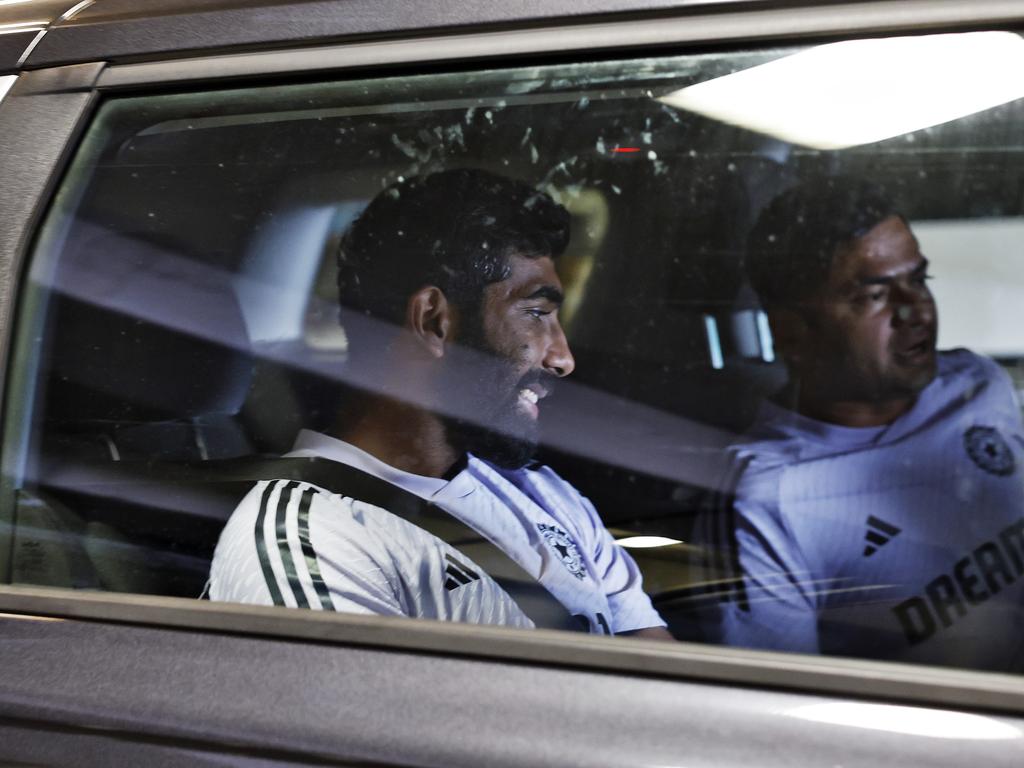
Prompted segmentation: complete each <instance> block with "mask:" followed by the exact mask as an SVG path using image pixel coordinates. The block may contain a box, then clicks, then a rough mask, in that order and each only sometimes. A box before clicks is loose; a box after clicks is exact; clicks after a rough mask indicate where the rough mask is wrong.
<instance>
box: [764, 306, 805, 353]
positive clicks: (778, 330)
mask: <svg viewBox="0 0 1024 768" xmlns="http://www.w3.org/2000/svg"><path fill="white" fill-rule="evenodd" d="M768 324H769V325H770V326H771V329H772V343H773V344H774V346H775V351H776V353H777V354H778V356H779V357H781V358H782V359H783V360H789V361H792V362H799V360H800V356H801V353H802V352H803V348H804V341H805V340H806V338H807V331H808V328H807V319H806V318H805V317H804V316H803V314H802V313H800V312H797V311H795V310H792V309H789V308H788V307H783V308H779V307H774V308H772V309H769V310H768Z"/></svg>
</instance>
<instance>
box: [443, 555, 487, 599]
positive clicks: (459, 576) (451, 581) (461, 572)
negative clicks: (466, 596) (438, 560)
mask: <svg viewBox="0 0 1024 768" xmlns="http://www.w3.org/2000/svg"><path fill="white" fill-rule="evenodd" d="M444 559H445V560H447V561H448V567H447V568H445V569H444V575H445V576H447V577H448V578H446V579H445V581H444V588H445V589H447V590H448V591H449V592H451V591H452V590H453V589H458V588H459V587H462V586H465V585H466V584H469V582H471V581H479V580H480V574H478V573H477V572H476V571H474V570H473V569H472V568H470V567H468V566H466V565H463V564H462V563H460V562H459V561H458V560H456V559H455V558H454V557H452V556H451V555H445V556H444Z"/></svg>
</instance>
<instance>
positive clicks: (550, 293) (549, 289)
mask: <svg viewBox="0 0 1024 768" xmlns="http://www.w3.org/2000/svg"><path fill="white" fill-rule="evenodd" d="M531 299H547V300H548V301H550V302H551V303H552V304H557V305H558V306H562V302H564V301H565V294H563V293H562V292H561V291H560V290H558V289H557V288H555V286H553V285H542V286H541V287H540V288H538V289H537V290H535V291H534V292H533V293H531V294H530V295H529V296H524V297H523V300H524V301H530V300H531Z"/></svg>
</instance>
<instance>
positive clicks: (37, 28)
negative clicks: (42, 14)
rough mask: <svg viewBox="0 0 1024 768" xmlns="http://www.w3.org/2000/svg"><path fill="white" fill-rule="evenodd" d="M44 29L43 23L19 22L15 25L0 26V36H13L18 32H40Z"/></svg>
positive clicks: (44, 24) (44, 23)
mask: <svg viewBox="0 0 1024 768" xmlns="http://www.w3.org/2000/svg"><path fill="white" fill-rule="evenodd" d="M44 29H46V22H45V21H19V22H18V23H16V24H0V35H14V34H17V33H19V32H41V31H42V30H44Z"/></svg>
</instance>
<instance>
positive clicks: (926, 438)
mask: <svg viewBox="0 0 1024 768" xmlns="http://www.w3.org/2000/svg"><path fill="white" fill-rule="evenodd" d="M735 455H736V459H737V462H738V464H739V465H741V466H743V467H744V470H743V473H742V475H741V477H740V479H739V482H738V485H737V487H736V490H735V502H734V510H733V513H732V519H728V517H729V516H720V517H719V518H717V519H711V518H708V519H706V520H705V525H704V526H703V528H704V534H703V538H704V539H705V543H707V544H710V545H711V546H712V548H713V549H715V550H717V551H727V552H728V551H731V552H732V555H733V556H734V558H735V562H734V567H736V568H737V570H738V572H739V573H741V574H742V577H743V578H742V582H737V584H742V588H741V589H740V590H738V592H737V593H736V594H734V595H733V596H732V599H731V600H730V601H729V602H728V603H727V604H725V605H724V606H723V610H722V612H721V614H720V615H719V619H720V626H719V631H720V633H721V637H720V639H721V640H722V641H723V642H726V643H729V644H732V645H742V646H753V647H759V648H772V649H780V650H792V651H803V652H808V653H816V652H822V653H828V654H839V655H851V656H867V657H873V658H886V659H895V660H902V661H914V662H922V663H933V664H948V665H954V666H960V667H971V668H978V669H993V670H1000V669H1013V668H1015V667H1016V666H1018V665H1019V664H1020V663H1021V658H1020V655H1021V651H1022V649H1024V646H1022V642H1024V578H1022V577H1024V479H1022V478H1024V428H1022V425H1021V416H1020V408H1019V405H1018V403H1017V399H1016V395H1015V393H1014V391H1013V388H1012V386H1011V383H1010V381H1009V378H1008V377H1007V376H1006V374H1005V373H1004V372H1003V371H1002V370H1001V369H1000V368H999V367H998V366H997V365H996V364H995V363H993V362H992V361H991V360H988V359H986V358H982V357H979V356H977V355H974V354H972V353H971V352H968V351H967V350H955V351H953V352H946V353H942V354H940V357H939V367H938V373H937V376H936V378H935V380H934V381H932V383H931V384H929V385H928V387H926V388H925V389H924V390H923V391H922V392H921V394H920V396H919V397H918V399H917V402H916V403H915V405H914V406H913V408H912V409H911V410H910V411H908V412H907V413H905V414H904V415H903V416H901V417H900V418H899V419H897V420H896V421H894V422H893V423H892V424H889V425H887V426H884V427H872V428H863V429H857V428H848V427H841V426H836V425H831V424H825V423H823V422H819V421H815V420H813V419H809V418H806V417H804V416H801V415H799V414H796V413H793V412H791V411H787V410H784V409H782V408H779V407H777V406H772V405H766V407H765V408H764V409H763V410H762V413H761V416H760V418H759V420H758V423H757V425H756V426H755V428H754V430H753V432H752V442H749V443H747V444H743V445H740V446H738V447H737V448H736V449H735ZM716 532H717V536H716V535H715V533H716ZM730 540H731V541H730Z"/></svg>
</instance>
